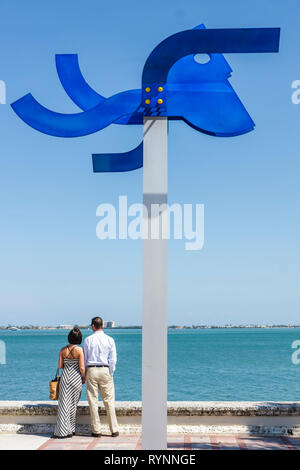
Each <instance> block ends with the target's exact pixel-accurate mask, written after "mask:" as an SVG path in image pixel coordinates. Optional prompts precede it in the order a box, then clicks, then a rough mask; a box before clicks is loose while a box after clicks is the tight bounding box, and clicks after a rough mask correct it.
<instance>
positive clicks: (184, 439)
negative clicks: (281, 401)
mask: <svg viewBox="0 0 300 470" xmlns="http://www.w3.org/2000/svg"><path fill="white" fill-rule="evenodd" d="M140 449H141V436H139V435H134V436H132V435H120V436H119V437H117V438H112V437H110V436H102V437H101V438H100V439H98V438H93V437H89V436H74V437H73V438H71V439H49V440H47V441H46V442H44V443H43V444H42V445H41V446H40V447H39V448H38V450H140ZM168 449H170V450H192V451H197V450H247V449H248V450H300V437H299V438H293V437H284V436H282V437H280V436H278V437H262V436H248V435H230V436H229V435H228V436H223V435H221V436H219V435H210V436H208V435H200V434H199V435H196V434H185V435H183V434H180V435H176V434H172V435H169V436H168Z"/></svg>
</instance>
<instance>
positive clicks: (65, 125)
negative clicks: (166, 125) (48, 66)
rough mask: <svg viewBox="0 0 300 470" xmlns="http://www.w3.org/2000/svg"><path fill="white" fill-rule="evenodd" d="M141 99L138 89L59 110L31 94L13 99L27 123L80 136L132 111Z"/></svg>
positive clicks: (63, 134)
mask: <svg viewBox="0 0 300 470" xmlns="http://www.w3.org/2000/svg"><path fill="white" fill-rule="evenodd" d="M140 102H141V93H140V90H129V91H126V92H123V93H119V94H117V95H113V96H111V97H110V98H108V99H106V100H105V101H103V102H101V103H100V104H98V106H95V107H94V108H92V109H89V110H87V111H84V112H82V113H76V114H61V113H56V112H54V111H50V110H49V109H47V108H45V107H44V106H42V105H40V104H39V103H38V102H37V101H36V100H35V99H34V97H33V96H32V95H31V94H28V95H25V96H24V97H23V98H21V99H19V100H18V101H15V102H14V103H12V105H11V106H12V108H13V110H14V111H15V112H16V113H17V115H18V116H19V117H20V118H21V119H22V120H23V121H24V122H26V124H28V125H29V126H31V127H33V128H34V129H36V130H38V131H40V132H42V133H44V134H48V135H52V136H56V137H81V136H84V135H89V134H93V133H94V132H97V131H99V130H101V129H104V128H105V127H107V126H109V125H110V124H112V123H113V122H115V121H116V120H117V119H119V117H120V116H122V115H129V116H131V115H134V114H135V113H137V112H138V109H139V107H140Z"/></svg>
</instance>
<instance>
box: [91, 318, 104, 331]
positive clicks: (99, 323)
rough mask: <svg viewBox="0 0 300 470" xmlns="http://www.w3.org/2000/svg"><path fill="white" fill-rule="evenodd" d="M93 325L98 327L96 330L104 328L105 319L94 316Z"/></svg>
mask: <svg viewBox="0 0 300 470" xmlns="http://www.w3.org/2000/svg"><path fill="white" fill-rule="evenodd" d="M92 325H94V327H95V328H96V330H100V328H103V320H102V318H101V317H94V318H92Z"/></svg>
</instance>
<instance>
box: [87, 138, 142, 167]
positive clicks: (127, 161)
mask: <svg viewBox="0 0 300 470" xmlns="http://www.w3.org/2000/svg"><path fill="white" fill-rule="evenodd" d="M92 158H93V171H94V173H99V172H101V173H106V172H116V171H132V170H137V169H138V168H141V167H142V166H143V142H141V143H140V144H139V145H138V146H137V147H136V148H134V149H133V150H130V151H129V152H122V153H99V154H97V153H96V154H93V155H92Z"/></svg>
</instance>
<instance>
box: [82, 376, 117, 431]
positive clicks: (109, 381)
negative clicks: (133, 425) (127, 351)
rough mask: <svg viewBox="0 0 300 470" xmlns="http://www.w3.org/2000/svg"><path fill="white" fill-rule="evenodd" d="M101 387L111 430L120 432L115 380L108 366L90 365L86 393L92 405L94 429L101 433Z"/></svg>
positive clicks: (91, 412)
mask: <svg viewBox="0 0 300 470" xmlns="http://www.w3.org/2000/svg"><path fill="white" fill-rule="evenodd" d="M99 389H100V393H101V398H102V401H103V403H104V406H105V409H106V413H107V417H108V422H109V428H110V432H111V433H113V432H118V422H117V417H116V411H115V387H114V380H113V378H112V376H111V375H110V373H109V369H108V367H88V369H87V374H86V394H87V397H88V401H89V406H90V414H91V423H92V431H93V433H95V434H100V433H101V423H100V417H99V412H98V397H99Z"/></svg>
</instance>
